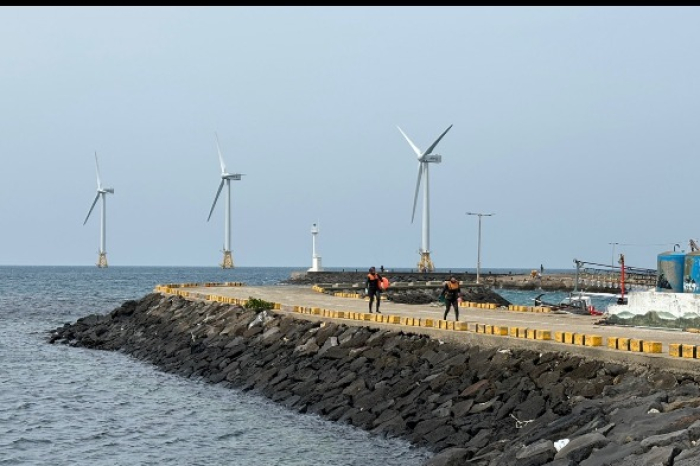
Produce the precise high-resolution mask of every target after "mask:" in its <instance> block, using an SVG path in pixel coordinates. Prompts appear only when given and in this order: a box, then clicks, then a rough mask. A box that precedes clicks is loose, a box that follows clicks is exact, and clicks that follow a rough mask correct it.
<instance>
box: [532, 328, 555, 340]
mask: <svg viewBox="0 0 700 466" xmlns="http://www.w3.org/2000/svg"><path fill="white" fill-rule="evenodd" d="M535 338H536V339H537V340H551V339H552V331H551V330H538V331H537V332H536V333H535Z"/></svg>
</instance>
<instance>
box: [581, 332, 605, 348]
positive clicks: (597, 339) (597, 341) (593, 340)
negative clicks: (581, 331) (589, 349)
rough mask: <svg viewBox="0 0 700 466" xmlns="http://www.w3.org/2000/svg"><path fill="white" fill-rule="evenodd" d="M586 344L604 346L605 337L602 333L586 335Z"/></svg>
mask: <svg viewBox="0 0 700 466" xmlns="http://www.w3.org/2000/svg"><path fill="white" fill-rule="evenodd" d="M584 344H585V345H586V346H603V337H602V336H600V335H586V338H585V341H584Z"/></svg>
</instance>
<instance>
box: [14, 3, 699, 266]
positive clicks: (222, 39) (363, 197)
mask: <svg viewBox="0 0 700 466" xmlns="http://www.w3.org/2000/svg"><path fill="white" fill-rule="evenodd" d="M698 24H700V8H698V7H600V6H589V7H467V6H461V7H445V6H437V7H427V6H422V7H372V6H341V7H299V6H296V7H282V6H264V7H213V6H204V7H195V6H188V7H139V6H122V7H53V6H33V7H8V6H3V7H0V89H2V91H1V92H0V107H1V108H2V112H0V119H1V129H0V131H1V132H2V136H1V137H0V180H1V182H0V219H1V220H0V221H1V225H2V227H1V228H0V265H78V266H80V265H95V264H96V262H97V258H98V251H99V247H100V204H99V203H98V205H96V206H95V209H94V210H93V212H92V213H91V215H90V217H89V218H88V220H87V222H86V223H85V224H83V222H84V220H85V217H86V215H87V213H88V210H89V208H90V205H91V204H92V201H93V199H94V197H95V195H96V189H97V176H96V167H95V153H97V157H98V159H99V168H100V178H101V181H102V185H103V187H112V188H114V194H108V195H107V201H106V205H107V209H106V252H107V260H108V263H109V265H110V266H218V265H219V264H220V262H221V261H222V258H223V254H222V249H223V247H224V241H225V230H224V218H225V200H224V198H223V197H220V198H219V199H218V202H217V204H216V206H215V208H214V211H213V214H212V217H211V219H210V220H209V221H207V217H208V215H209V210H210V208H211V206H212V203H213V201H214V197H215V195H216V191H217V188H218V185H219V183H220V181H221V167H220V164H219V158H218V153H217V146H216V135H218V138H219V143H220V147H221V153H222V156H223V158H224V161H225V164H226V168H227V170H228V171H229V172H231V173H241V174H243V176H242V179H241V180H240V181H232V182H231V188H232V189H231V250H232V256H233V261H234V264H235V266H236V267H311V265H312V254H313V251H312V249H313V241H312V234H311V228H312V225H313V224H315V223H316V224H317V225H318V227H319V233H318V236H317V237H316V254H317V255H318V256H320V257H321V263H322V266H323V267H328V268H332V267H358V268H367V267H369V266H373V265H374V266H377V267H379V266H380V265H383V266H385V267H386V268H414V267H416V266H417V263H418V261H419V259H420V255H419V252H418V251H419V249H420V248H421V244H422V241H423V233H422V221H423V220H422V196H423V195H422V189H423V186H421V193H420V195H419V197H418V203H417V206H416V212H415V218H414V219H413V221H411V216H412V211H413V200H414V194H415V190H416V178H417V173H418V165H419V162H418V160H417V156H416V154H415V153H414V152H413V149H412V148H411V146H410V145H409V144H408V143H407V141H406V140H405V139H404V137H403V136H402V135H401V133H400V132H399V130H398V127H400V128H401V129H402V130H403V131H404V132H405V133H406V135H407V136H408V137H409V138H410V139H411V140H412V141H413V143H414V144H415V145H416V146H417V147H418V148H419V149H420V150H425V149H427V148H428V147H429V146H430V145H431V144H432V143H433V141H435V139H436V138H437V137H438V136H439V135H440V134H441V133H442V132H443V131H444V130H445V129H446V128H448V127H449V126H450V125H452V128H451V129H450V131H449V132H448V133H447V134H446V135H445V136H444V138H443V139H442V140H441V141H440V142H439V144H438V145H437V146H436V148H435V149H434V151H433V153H434V154H439V155H441V156H442V162H441V163H439V164H431V165H430V174H429V177H428V179H429V187H430V190H429V192H430V203H429V206H430V215H429V220H430V224H429V225H430V227H429V229H428V231H429V238H428V247H429V250H430V256H431V259H432V261H433V263H434V265H435V267H437V268H450V269H475V268H476V267H477V262H478V263H479V266H480V267H481V268H482V269H487V268H533V269H534V268H539V267H540V266H543V267H544V268H545V270H546V269H570V268H571V269H573V267H574V262H573V261H574V259H578V260H581V261H585V262H591V263H601V264H612V263H615V264H616V263H617V260H618V257H619V255H620V254H624V256H625V263H626V265H628V266H633V267H642V268H656V265H657V256H658V254H660V253H663V252H666V251H669V250H673V249H674V248H675V249H676V250H679V251H681V250H683V251H686V252H689V247H688V241H689V239H691V238H692V239H695V240H696V241H697V239H698V237H700V221H699V220H698V219H699V217H698V215H697V211H696V208H695V207H693V205H695V204H694V202H695V201H693V199H694V197H693V196H694V194H693V193H694V192H696V191H697V189H698V188H697V187H698V182H697V178H698V167H699V162H698V160H699V158H698V146H699V143H700V131H698V129H697V127H698V111H699V109H700V84H699V83H700V79H699V78H700V61H699V60H697V51H698V50H700V28H698V27H697V25H698ZM423 181H425V180H423ZM223 195H224V193H222V196H223ZM688 199H690V201H688ZM467 212H473V213H492V214H494V215H492V216H489V217H482V222H481V235H479V227H478V216H474V215H467ZM479 238H480V239H479ZM676 244H677V246H674V245H676Z"/></svg>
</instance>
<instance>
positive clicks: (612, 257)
mask: <svg viewBox="0 0 700 466" xmlns="http://www.w3.org/2000/svg"><path fill="white" fill-rule="evenodd" d="M608 244H609V245H610V246H612V254H610V268H611V269H614V268H615V246H617V245H618V244H620V243H608Z"/></svg>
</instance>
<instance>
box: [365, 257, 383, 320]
mask: <svg viewBox="0 0 700 466" xmlns="http://www.w3.org/2000/svg"><path fill="white" fill-rule="evenodd" d="M381 284H382V276H381V275H379V274H378V273H377V271H376V269H375V268H374V267H370V268H369V273H368V274H367V282H366V284H365V288H366V289H367V295H368V296H369V312H370V313H371V312H372V303H373V302H374V300H375V298H376V300H377V314H381V312H380V311H379V303H380V302H381V300H382V297H381V292H382V288H381Z"/></svg>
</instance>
